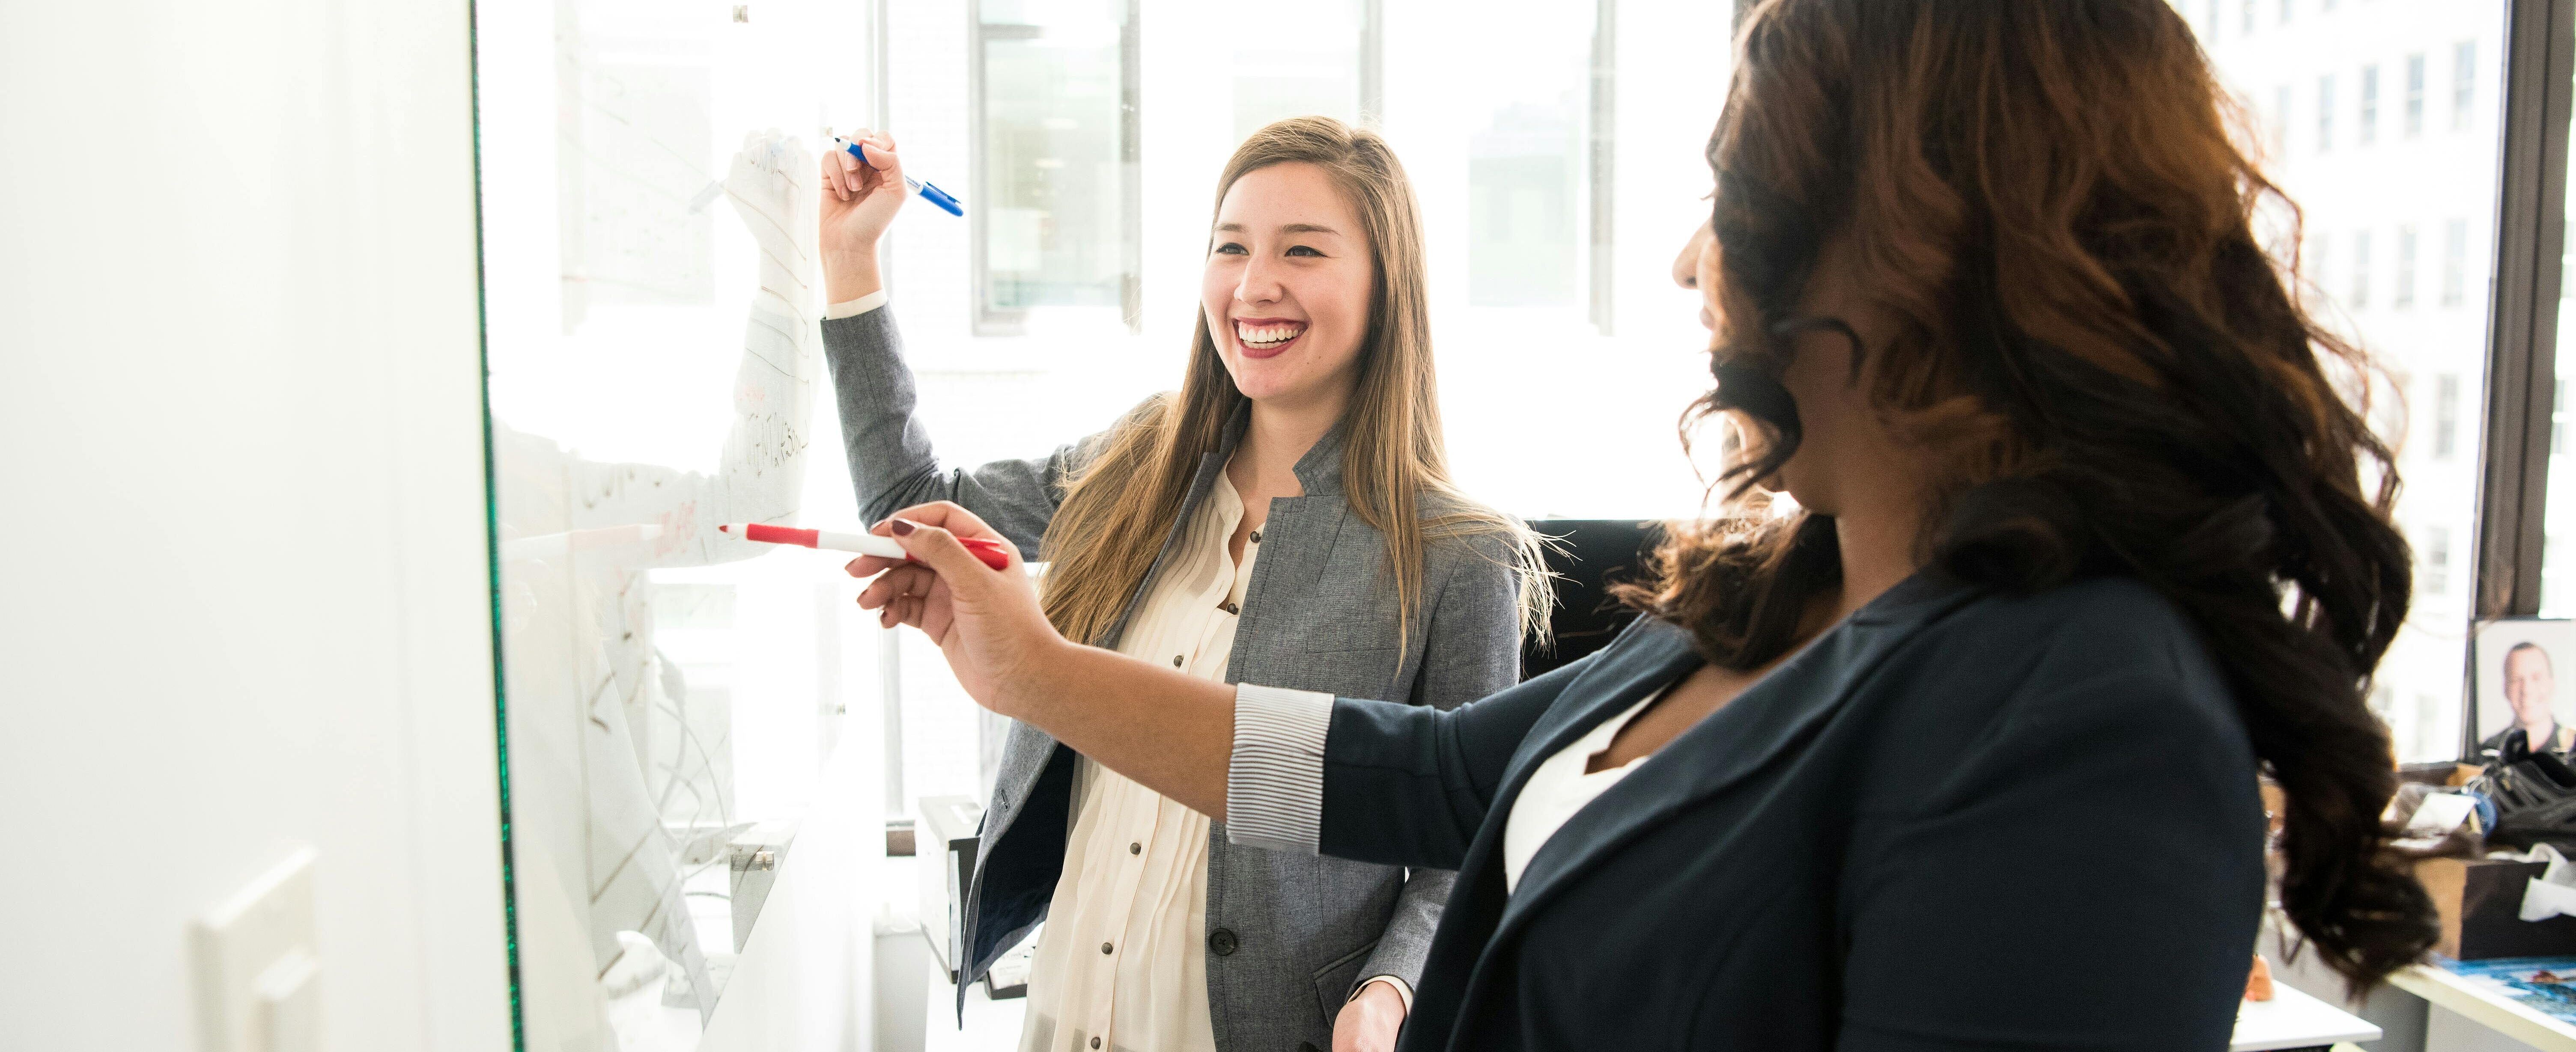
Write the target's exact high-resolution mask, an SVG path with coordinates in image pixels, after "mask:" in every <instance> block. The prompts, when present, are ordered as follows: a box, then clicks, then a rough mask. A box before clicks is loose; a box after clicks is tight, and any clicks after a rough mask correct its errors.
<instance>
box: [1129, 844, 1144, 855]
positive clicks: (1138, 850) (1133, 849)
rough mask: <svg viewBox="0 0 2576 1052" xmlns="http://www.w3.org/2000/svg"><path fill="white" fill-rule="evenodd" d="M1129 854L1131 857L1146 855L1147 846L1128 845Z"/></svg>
mask: <svg viewBox="0 0 2576 1052" xmlns="http://www.w3.org/2000/svg"><path fill="white" fill-rule="evenodd" d="M1127 853H1128V854H1130V855H1141V854H1144V853H1145V845H1143V844H1129V845H1127Z"/></svg>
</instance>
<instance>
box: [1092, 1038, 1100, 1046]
mask: <svg viewBox="0 0 2576 1052" xmlns="http://www.w3.org/2000/svg"><path fill="white" fill-rule="evenodd" d="M1091 1047H1093V1048H1099V1047H1100V1039H1099V1038H1096V1037H1095V1038H1092V1039H1091Z"/></svg>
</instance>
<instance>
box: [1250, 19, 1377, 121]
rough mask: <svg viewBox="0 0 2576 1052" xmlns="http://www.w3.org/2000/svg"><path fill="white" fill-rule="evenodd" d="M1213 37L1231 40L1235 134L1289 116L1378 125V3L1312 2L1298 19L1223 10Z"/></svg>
mask: <svg viewBox="0 0 2576 1052" xmlns="http://www.w3.org/2000/svg"><path fill="white" fill-rule="evenodd" d="M1217 11H1218V15H1219V18H1220V20H1221V24H1222V26H1223V28H1222V29H1221V30H1220V32H1219V33H1218V34H1217V36H1216V39H1220V40H1228V41H1232V42H1233V45H1234V47H1233V53H1234V62H1233V66H1234V137H1235V138H1236V139H1241V138H1243V137H1244V136H1247V135H1250V134H1252V133H1253V132H1255V131H1257V130H1259V129H1260V128H1261V126H1262V125H1265V124H1268V123H1270V122H1272V121H1275V120H1279V119H1281V118H1285V117H1302V116H1310V115H1311V116H1324V117H1333V118H1337V119H1339V120H1341V121H1343V122H1345V123H1349V124H1375V123H1376V122H1377V117H1378V113H1379V111H1380V110H1381V109H1383V108H1384V106H1385V101H1384V99H1383V98H1381V95H1382V93H1383V91H1384V89H1383V87H1382V86H1381V84H1380V83H1379V79H1378V72H1379V69H1378V63H1377V55H1378V51H1379V48H1380V46H1381V39H1382V34H1383V25H1382V20H1383V15H1382V14H1381V0H1315V2H1310V3H1306V4H1301V5H1299V7H1298V9H1297V17H1295V18H1285V19H1283V18H1276V17H1270V14H1271V12H1269V11H1268V9H1265V8H1261V7H1259V6H1257V5H1250V4H1243V5H1235V4H1227V5H1221V6H1220V7H1219V8H1218V9H1217Z"/></svg>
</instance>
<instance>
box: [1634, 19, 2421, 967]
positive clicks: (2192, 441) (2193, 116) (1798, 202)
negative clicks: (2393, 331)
mask: <svg viewBox="0 0 2576 1052" xmlns="http://www.w3.org/2000/svg"><path fill="white" fill-rule="evenodd" d="M1739 44H1740V47H1741V49H1742V58H1741V62H1740V63H1739V65H1738V67H1737V69H1736V74H1735V81H1734V85H1733V90H1732V94H1731V95H1730V96H1729V97H1728V100H1727V104H1726V110H1725V114H1724V116H1723V117H1722V118H1721V119H1720V120H1719V123H1718V127H1717V132H1716V134H1715V136H1714V137H1713V138H1712V139H1711V140H1710V142H1709V152H1708V155H1709V162H1710V164H1711V165H1712V167H1714V168H1715V170H1716V173H1717V183H1718V192H1717V196H1716V202H1717V204H1716V211H1715V216H1714V230H1715V236H1716V239H1717V243H1718V246H1719V249H1720V251H1721V253H1722V263H1721V271H1722V274H1721V285H1722V286H1723V287H1722V288H1721V289H1720V290H1719V296H1720V303H1721V305H1722V306H1723V308H1724V312H1725V317H1724V320H1723V322H1722V324H1721V330H1720V337H1719V343H1718V347H1719V350H1718V353H1717V355H1716V372H1717V374H1718V377H1717V378H1718V384H1717V387H1716V389H1715V390H1714V391H1712V392H1711V393H1710V394H1709V395H1707V396H1706V397H1705V398H1703V399H1702V400H1701V402H1700V403H1699V404H1698V406H1697V407H1696V412H1695V414H1694V415H1695V416H1697V415H1705V414H1708V413H1719V412H1723V413H1730V414H1733V415H1734V416H1735V417H1736V418H1737V419H1738V420H1739V422H1742V423H1744V424H1745V425H1746V426H1748V427H1749V428H1750V429H1751V431H1752V433H1753V434H1754V435H1755V436H1756V438H1755V440H1754V441H1753V442H1752V443H1751V444H1750V445H1751V448H1752V449H1753V450H1755V454H1754V455H1752V456H1750V457H1749V458H1748V462H1746V463H1742V464H1740V465H1738V466H1737V467H1735V468H1734V469H1733V470H1731V471H1730V472H1729V473H1728V474H1727V476H1725V477H1724V481H1731V482H1732V483H1734V486H1735V493H1736V495H1738V496H1741V495H1742V494H1743V492H1744V490H1745V489H1746V488H1747V487H1749V486H1751V485H1753V484H1754V483H1756V482H1760V481H1763V480H1766V479H1769V478H1771V477H1772V476H1773V475H1774V473H1775V472H1777V471H1778V470H1779V468H1780V467H1781V465H1782V464H1784V463H1785V462H1787V460H1788V459H1789V458H1790V456H1792V455H1793V454H1794V453H1795V452H1796V450H1797V448H1798V444H1799V438H1800V434H1801V432H1800V428H1799V424H1798V420H1797V410H1796V405H1795V403H1794V402H1793V401H1791V400H1790V399H1789V397H1788V396H1787V392H1786V391H1785V390H1784V389H1783V388H1782V387H1781V385H1780V383H1779V382H1778V379H1777V377H1778V375H1779V373H1780V370H1781V368H1782V366H1783V365H1784V364H1785V361H1786V358H1787V356H1788V355H1789V354H1790V353H1791V350H1790V348H1791V344H1792V338H1793V337H1794V336H1795V335H1796V334H1797V333H1798V332H1802V331H1805V330H1809V329H1814V328H1826V329H1831V330H1834V331H1838V332H1841V333H1843V334H1844V335H1845V336H1846V337H1849V336H1850V330H1849V329H1848V328H1846V327H1844V326H1843V325H1842V324H1841V323H1840V322H1839V321H1838V320H1836V319H1832V318H1813V317H1800V316H1798V313H1797V306H1798V304H1799V303H1800V300H1801V296H1802V294H1803V293H1804V292H1805V290H1806V289H1807V286H1808V279H1809V277H1810V276H1811V275H1812V274H1813V273H1814V272H1815V270H1816V268H1817V266H1818V259H1819V254H1820V251H1821V250H1822V249H1823V247H1824V246H1825V244H1826V243H1827V241H1828V240H1829V239H1836V238H1839V239H1843V246H1842V247H1844V248H1847V249H1848V250H1849V252H1850V255H1849V258H1850V259H1851V260H1852V261H1853V263H1852V266H1853V268H1854V271H1855V273H1854V274H1853V275H1852V276H1853V277H1854V279H1855V280H1854V282H1853V284H1854V285H1855V286H1857V287H1859V288H1862V289H1866V290H1868V293H1867V294H1868V296H1869V297H1870V298H1871V300H1872V302H1873V303H1874V304H1875V305H1876V306H1878V307H1879V308H1881V309H1883V310H1884V311H1885V312H1886V313H1887V314H1888V315H1889V316H1891V317H1892V318H1894V319H1895V321H1896V322H1897V327H1896V331H1895V335H1894V337H1893V338H1892V339H1888V340H1885V341H1883V343H1882V345H1879V346H1873V347H1868V348H1865V349H1864V348H1860V347H1859V346H1858V341H1857V339H1856V338H1855V339H1854V341H1853V342H1854V345H1855V351H1856V352H1862V351H1865V353H1864V354H1863V355H1862V357H1861V358H1859V359H1858V360H1857V364H1856V378H1855V382H1856V383H1859V384H1862V385H1865V386H1864V388H1863V389H1864V390H1865V391H1866V393H1867V395H1868V399H1869V402H1870V404H1871V405H1873V406H1874V407H1875V408H1876V409H1877V410H1878V411H1879V412H1880V413H1881V414H1882V415H1883V416H1884V418H1885V419H1886V420H1887V421H1889V422H1890V424H1892V425H1893V426H1894V427H1895V428H1896V429H1897V430H1898V432H1899V433H1900V434H1901V435H1904V436H1905V437H1906V438H1907V439H1909V440H1911V441H1917V442H1920V443H1922V444H1923V445H1924V447H1925V448H1927V449H1931V450H1935V451H1937V452H1938V453H1939V455H1940V458H1941V460H1942V463H1943V465H1944V466H1943V477H1941V478H1940V479H1939V480H1938V485H1937V486H1936V487H1935V488H1936V490H1937V492H1938V494H1939V496H1938V501H1939V507H1937V508H1936V513H1935V514H1933V515H1931V516H1929V517H1928V519H1927V522H1928V524H1929V525H1928V526H1927V535H1926V536H1925V537H1924V538H1923V539H1922V544H1923V551H1924V553H1925V557H1926V560H1927V562H1928V564H1929V566H1930V567H1931V569H1932V572H1935V573H1941V574H1946V575H1948V576H1950V577H1952V578H1954V579H1957V580H1961V581H1965V582H1968V583H1971V584H1974V585H1978V586H1982V587H1988V588H1993V589H1996V590H2000V591H2006V592H2013V593H2028V592H2032V591H2037V590H2042V589H2047V588H2052V587H2055V586H2057V585H2060V584H2063V583H2066V582H2068V581H2070V580H2074V579H2077V578H2080V577H2085V576H2095V575H2105V574H2124V575H2128V576H2131V577H2134V578H2136V579H2138V580H2140V581H2143V582H2145V583H2146V584H2148V585H2150V586H2151V587H2153V588H2155V589H2156V590H2157V591H2158V592H2160V593H2161V594H2163V595H2164V596H2165V597H2166V598H2167V599H2169V600H2170V601H2172V602H2173V603H2174V604H2175V605H2176V606H2177V607H2178V608H2180V609H2181V610H2182V611H2183V612H2184V613H2185V614H2187V615H2188V616H2189V617H2190V619H2191V620H2192V621H2193V622H2194V623H2195V624H2196V625H2197V626H2198V627H2199V629H2200V633H2201V638H2202V641H2203V642H2204V643H2205V644H2206V645H2207V646H2208V647H2209V649H2210V651H2211V653H2212V655H2213V656H2214V657H2215V658H2216V659H2217V661H2218V663H2219V665H2220V667H2221V668H2222V669H2223V670H2224V671H2225V674H2226V676H2227V679H2228V682H2229V685H2230V687H2231V688H2232V690H2233V692H2234V695H2235V698H2236V705H2237V711H2238V713H2239V714H2240V715H2241V717H2242V718H2243V720H2244V723H2245V727H2246V730H2247V732H2248V734H2249V736H2250V737H2251V739H2252V742H2253V746H2254V750H2255V753H2256V755H2257V756H2258V757H2259V758H2260V760H2261V762H2262V765H2263V770H2264V773H2265V774H2266V775H2268V776H2269V777H2271V778H2272V779H2273V780H2275V781H2276V782H2277V783H2278V784H2279V786H2280V787H2281V789H2282V790H2283V792H2284V794H2285V795H2286V797H2287V801H2288V811H2287V814H2286V816H2285V817H2284V825H2283V832H2282V839H2281V850H2282V853H2283V855H2284V861H2285V864H2286V872H2285V874H2284V876H2283V877H2282V880H2281V887H2280V896H2281V903H2282V905H2283V907H2284V908H2285V909H2286V910H2287V912H2288V914H2289V916H2290V918H2291V920H2292V921H2293V922H2294V923H2296V924H2297V926H2298V928H2299V931H2300V932H2301V933H2303V934H2304V935H2305V936H2306V937H2307V939H2308V940H2309V943H2310V945H2312V946H2313V947H2315V948H2316V949H2317V950H2318V951H2319V952H2320V954H2321V956H2322V957H2323V959H2324V960H2325V962H2326V963H2327V964H2328V965H2330V966H2331V967H2333V968H2334V969H2335V970H2336V971H2338V972H2340V973H2341V974H2342V975H2344V976H2345V977H2346V978H2347V979H2348V980H2349V981H2351V982H2352V983H2353V984H2354V985H2355V986H2356V988H2358V987H2360V986H2362V985H2365V984H2368V983H2370V982H2373V981H2376V980H2377V979H2378V978H2380V977H2381V976H2384V975H2385V974H2387V973H2388V972H2390V971H2391V970H2394V969H2396V968H2399V967H2402V966H2404V965H2406V964H2407V963H2409V962H2412V961H2414V960H2416V959H2417V958H2418V957H2420V956H2421V955H2422V954H2423V952H2424V951H2425V950H2426V949H2427V948H2428V947H2430V946H2431V945H2432V943H2433V939H2434V915H2433V909H2432V906H2431V903H2430V901H2429V900H2428V899H2427V898H2426V896H2425V894H2424V892H2423V889H2422V888H2421V887H2420V886H2419V885H2417V884H2416V882H2415V880H2414V878H2413V877H2412V876H2411V875H2409V873H2408V872H2406V871H2405V870H2404V869H2403V868H2401V867H2400V865H2399V864H2398V863H2397V862H2396V861H2394V860H2393V859H2390V858H2388V857H2387V856H2386V855H2385V854H2384V853H2383V851H2382V848H2383V841H2382V833H2381V830H2380V826H2379V815H2380V812H2381V810H2382V808H2383V807H2384V806H2385V804H2386V803H2387V801H2388V799H2389V796H2390V794H2391V793H2392V792H2393V791H2394V789H2395V787H2396V776H2395V770H2394V763H2393V762H2392V755H2391V751H2390V746H2389V740H2388V735H2387V732H2386V730H2385V729H2384V728H2383V727H2382V726H2381V725H2380V723H2379V721H2378V720H2377V719H2376V718H2374V717H2373V716H2372V715H2371V713H2370V712H2369V710H2368V709H2367V708H2366V706H2365V705H2364V702H2363V699H2364V697H2365V692H2366V690H2367V688H2368V680H2369V677H2370V675H2371V673H2372V670H2373V669H2374V668H2376V667H2377V665H2378V663H2379V659H2380V656H2381V655H2382V654H2383V653H2385V652H2386V650H2387V648H2388V644H2389V641H2390V639H2391V638H2392V637H2393V636H2394V635H2395V634H2396V632H2397V629H2398V625H2399V624H2400V623H2401V622H2402V621H2404V619H2405V616H2406V608H2407V603H2408V599H2409V594H2410V590H2411V588H2412V574H2411V557H2410V554H2409V552H2408V549H2407V546H2406V542H2405V540H2404V539H2403V538H2402V537H2400V536H2399V534H2398V532H2397V531H2396V529H2395V528H2394V527H2393V526H2392V525H2391V524H2390V522H2389V516H2388V512H2389V508H2390V505H2391V503H2392V502H2393V500H2394V499H2395V495H2396V491H2397V483H2398V480H2397V472H2396V469H2395V466H2394V465H2393V464H2392V463H2391V460H2390V454H2389V451H2388V447H2387V446H2386V445H2385V444H2384V443H2383V442H2382V441H2381V440H2380V439H2379V438H2378V437H2377V436H2375V435H2374V434H2372V432H2371V430H2370V428H2369V426H2368V424H2367V423H2366V422H2365V420H2364V416H2363V412H2362V409H2361V408H2360V407H2358V406H2356V405H2355V404H2354V402H2355V401H2357V400H2358V396H2359V394H2360V393H2361V392H2362V391H2363V390H2365V388H2363V387H2361V386H2359V384H2360V382H2362V381H2366V380H2367V378H2368V377H2370V376H2371V375H2374V366H2373V365H2372V363H2371V362H2370V361H2369V359H2368V358H2367V357H2366V356H2365V355H2364V354H2363V353H2362V352H2361V351H2360V350H2359V349H2357V348H2355V347H2353V346H2352V345H2350V344H2348V343H2346V342H2344V341H2342V340H2340V339H2338V338H2337V337H2336V336H2334V335H2333V334H2332V333H2330V332H2328V331H2326V330H2325V329H2324V328H2322V327H2320V326H2319V325H2318V324H2317V323H2316V322H2315V321H2314V320H2312V319H2311V318H2309V317H2308V315H2307V314H2306V313H2305V312H2304V311H2303V310H2302V309H2301V308H2300V305H2299V303H2298V301H2297V300H2296V299H2295V298H2294V297H2293V296H2292V295H2291V293H2290V291H2289V287H2288V279H2289V275H2288V274H2287V272H2286V270H2285V268H2283V267H2282V266H2280V265H2278V264H2277V263H2276V262H2275V261H2274V260H2273V259H2272V258H2271V257H2270V256H2269V255H2267V254H2266V252H2265V251H2264V249H2263V248H2262V246H2261V245H2260V244H2258V243H2257V241H2256V236H2255V233H2254V217H2255V214H2256V212H2257V210H2258V209H2263V208H2266V207H2273V206H2278V207H2280V208H2281V209H2282V211H2283V214H2286V215H2288V216H2290V217H2291V221H2292V225H2293V226H2295V225H2296V215H2297V210H2296V208H2295V207H2294V206H2291V205H2290V203H2289V202H2288V201H2287V200H2286V199H2284V198H2283V197H2282V195H2281V194H2280V192H2279V191H2278V189H2276V188H2275V187H2274V186H2273V185H2272V184H2271V183H2270V182H2269V181H2267V180H2266V179H2265V178H2264V177H2263V174H2262V173H2261V172H2260V171H2259V170H2258V169H2257V167H2256V166H2255V164H2254V163H2253V162H2252V161H2250V160H2249V159H2248V158H2247V157H2246V156H2245V154H2244V153H2243V152H2242V151H2240V150H2239V149H2238V148H2237V146H2236V144H2235V142H2234V141H2233V140H2232V139H2231V137H2230V135H2229V132H2228V129H2229V121H2228V114H2229V108H2228V104H2227V103H2226V102H2225V101H2224V99H2225V96H2224V94H2223V93H2222V91H2221V89H2220V88H2219V86H2218V85H2217V83H2216V81H2215V79H2214V77H2213V76H2212V74H2211V71H2210V68H2209V64H2208V61H2207V59H2206V57H2205V56H2204V55H2203V54H2202V53H2201V50H2200V48H2199V46H2198V44H2197V42H2196V41H2195V40H2194V38H2193V37H2192V34H2191V31H2190V29H2189V28H2188V27H2187V26H2186V25H2185V24H2184V23H2183V21H2182V19H2181V18H2180V17H2179V16H2178V15H2176V14H2175V12H2174V10H2173V8H2172V7H2171V6H2170V5H2169V4H2168V3H2166V0H1769V2H1766V3H1764V4H1762V5H1761V6H1760V7H1759V8H1758V9H1757V10H1755V11H1753V12H1752V13H1751V14H1750V16H1749V17H1748V19H1747V20H1746V23H1745V26H1744V29H1743V32H1742V34H1741V37H1740V40H1739ZM2289 243H2291V244H2296V243H2297V241H2296V237H2295V231H2293V237H2292V239H2291V240H2290V242H2289ZM1837 258H1841V257H1837ZM2348 393H2349V394H2350V396H2351V397H2348ZM2365 480H2369V481H2365ZM1753 503H1755V504H1757V505H1758V503H1759V502H1758V501H1757V502H1753ZM1655 562H1656V567H1655V569H1656V570H1657V573H1658V579H1657V580H1656V581H1655V582H1654V583H1652V584H1650V585H1644V586H1638V587H1633V588H1630V589H1628V591H1627V597H1628V599H1629V600H1630V601H1631V602H1632V603H1633V604H1635V605H1637V606H1639V607H1642V608H1643V609H1645V610H1646V611H1648V612H1649V613H1651V614H1653V615H1655V616H1659V617H1662V618H1665V619H1667V620H1670V621H1672V622H1674V623H1676V624H1679V625H1681V626H1683V627H1685V628H1688V629H1689V630H1690V631H1691V632H1692V634H1693V636H1694V638H1695V639H1696V640H1697V642H1698V645H1699V647H1700V649H1701V650H1702V651H1703V652H1704V653H1705V654H1706V656H1707V657H1708V658H1709V659H1710V660H1711V661H1713V662H1716V663H1718V664H1720V665H1723V666H1726V667H1730V668H1736V669H1752V668H1758V667H1761V666H1762V665H1764V664H1765V663H1767V662H1769V661H1771V660H1773V659H1774V658H1777V657H1778V656H1780V655H1781V654H1782V653H1785V652H1786V651H1787V650H1788V649H1789V648H1791V647H1794V646H1796V645H1797V644H1798V642H1799V640H1800V639H1801V638H1802V630H1801V625H1800V623H1801V621H1802V619H1803V618H1804V617H1805V616H1806V615H1807V613H1808V612H1809V611H1810V610H1812V609H1813V607H1814V604H1815V601H1816V600H1818V599H1819V598H1820V597H1823V596H1828V595H1830V594H1831V593H1832V592H1833V590H1834V589H1835V588H1836V586H1837V585H1838V584H1839V582H1840V580H1841V576H1842V569H1841V564H1840V556H1839V552H1838V549H1837V547H1836V544H1835V540H1834V535H1833V524H1832V521H1831V520H1830V519H1828V518H1826V517H1824V516H1823V515H1820V514H1813V513H1806V512H1799V513H1795V514H1791V515H1788V516H1785V517H1774V516H1771V515H1767V514H1748V513H1744V512H1741V511H1738V512H1736V513H1734V514H1732V515H1731V516H1729V517H1720V518H1716V519H1713V520H1710V521H1708V522H1705V523H1702V524H1699V525H1697V526H1695V527H1689V528H1683V529H1678V530H1676V531H1674V534H1673V537H1672V539H1671V540H1670V541H1669V542H1667V544H1666V545H1665V546H1664V548H1663V549H1662V550H1661V551H1660V552H1659V554H1658V556H1657V559H1656V561H1655Z"/></svg>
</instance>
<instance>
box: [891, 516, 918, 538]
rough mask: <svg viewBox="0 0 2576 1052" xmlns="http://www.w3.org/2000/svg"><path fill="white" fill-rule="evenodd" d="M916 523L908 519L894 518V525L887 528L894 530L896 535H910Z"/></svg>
mask: <svg viewBox="0 0 2576 1052" xmlns="http://www.w3.org/2000/svg"><path fill="white" fill-rule="evenodd" d="M916 525H918V524H917V523H915V522H913V521H912V520H910V519H896V520H894V525H893V526H891V527H888V528H889V529H892V530H893V531H894V535H895V536H897V537H909V536H912V531H913V528H914V527H915V526H916Z"/></svg>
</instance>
